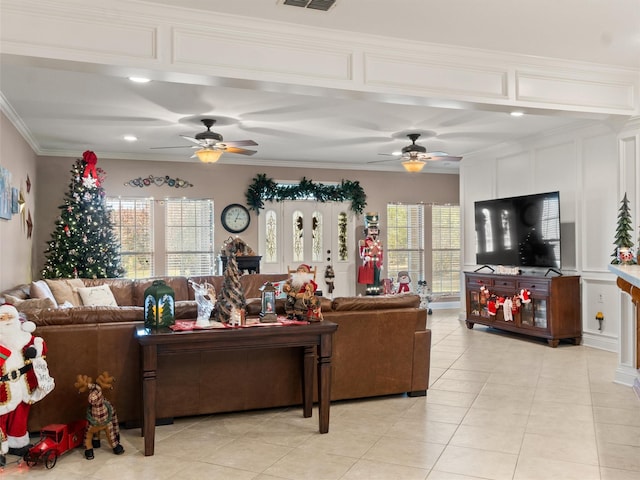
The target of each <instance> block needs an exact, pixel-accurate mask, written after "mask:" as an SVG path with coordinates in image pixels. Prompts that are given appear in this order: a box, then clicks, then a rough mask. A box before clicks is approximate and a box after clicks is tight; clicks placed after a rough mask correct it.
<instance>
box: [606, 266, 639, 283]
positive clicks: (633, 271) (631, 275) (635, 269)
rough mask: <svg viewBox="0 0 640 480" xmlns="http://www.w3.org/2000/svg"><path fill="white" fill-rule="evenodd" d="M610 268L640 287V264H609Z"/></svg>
mask: <svg viewBox="0 0 640 480" xmlns="http://www.w3.org/2000/svg"><path fill="white" fill-rule="evenodd" d="M609 270H610V271H611V272H613V273H615V274H616V275H617V276H618V277H620V278H622V279H623V280H626V281H627V282H629V283H630V284H631V285H633V286H634V287H638V288H640V265H609Z"/></svg>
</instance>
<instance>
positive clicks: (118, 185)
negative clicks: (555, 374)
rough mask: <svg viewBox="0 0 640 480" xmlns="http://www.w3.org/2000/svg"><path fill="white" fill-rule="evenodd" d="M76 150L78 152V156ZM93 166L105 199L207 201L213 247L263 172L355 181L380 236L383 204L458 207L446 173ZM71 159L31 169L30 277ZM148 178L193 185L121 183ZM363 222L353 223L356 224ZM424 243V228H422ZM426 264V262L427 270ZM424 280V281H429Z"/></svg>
mask: <svg viewBox="0 0 640 480" xmlns="http://www.w3.org/2000/svg"><path fill="white" fill-rule="evenodd" d="M81 154H82V152H78V157H80V156H81ZM96 154H97V155H98V158H99V160H98V166H100V167H102V168H103V169H104V170H105V171H106V180H105V182H104V188H105V191H106V193H107V195H109V196H115V195H122V196H138V197H147V196H153V197H154V198H156V199H162V198H166V197H182V196H188V197H191V198H212V199H213V200H214V202H215V215H216V224H215V244H216V245H217V246H220V245H222V242H223V241H224V240H226V239H227V238H228V237H229V235H230V234H229V233H228V232H227V231H225V230H224V229H223V228H222V225H221V224H220V212H221V211H222V209H223V208H224V207H225V206H226V205H228V204H229V203H242V204H244V203H245V191H246V190H247V187H248V186H249V184H250V183H251V182H252V180H253V178H254V176H255V175H257V174H258V173H265V174H267V176H269V177H271V178H273V179H275V180H300V179H301V178H302V177H303V176H305V177H306V178H308V179H312V180H314V181H318V182H336V181H340V180H342V179H346V180H352V181H355V180H358V181H359V182H360V184H361V185H362V187H363V188H364V190H365V193H366V194H367V207H366V211H378V212H379V213H380V214H381V225H380V226H381V229H382V231H383V233H384V228H385V222H386V219H385V216H384V212H385V210H386V205H387V203H388V202H424V203H432V202H435V203H454V204H457V203H458V199H459V177H458V175H446V174H432V175H429V174H417V175H410V174H408V173H403V172H398V173H390V172H363V171H354V170H326V169H296V168H282V167H267V166H265V167H255V166H236V165H233V156H227V157H223V159H224V163H220V164H215V165H205V164H202V163H198V162H196V161H189V162H184V163H168V162H149V161H132V160H113V159H102V158H100V152H96ZM74 161H75V158H61V157H41V158H38V162H37V170H38V176H39V177H40V178H46V179H47V181H46V184H41V185H39V187H40V188H38V190H37V208H38V212H39V213H38V216H39V221H38V222H37V228H36V231H35V242H34V256H35V259H36V261H35V265H34V270H33V271H34V278H36V277H38V276H39V272H40V269H41V268H42V266H43V265H44V262H45V257H44V250H45V248H46V242H47V241H48V240H49V239H50V235H51V233H52V232H53V230H54V228H55V220H56V217H57V216H58V214H59V209H58V207H59V206H60V205H62V203H63V200H64V196H65V193H66V192H67V191H68V188H69V181H70V175H71V173H70V170H71V166H72V164H73V162H74ZM149 175H153V176H165V175H169V176H171V177H174V178H175V177H179V178H182V179H185V180H187V181H189V182H190V183H192V184H193V185H194V186H193V187H191V188H186V189H176V188H170V187H168V186H162V187H157V186H155V185H154V186H150V187H143V188H140V187H129V186H125V185H124V184H125V183H126V182H127V181H129V180H131V179H134V178H138V177H148V176H149ZM251 217H252V218H251V225H250V226H249V229H248V230H247V231H245V232H243V233H242V234H241V237H242V238H243V239H244V240H245V241H246V242H247V243H248V244H249V245H250V246H252V247H253V248H257V246H258V229H257V228H258V227H257V225H258V221H257V218H256V215H255V213H253V212H252V213H251ZM362 224H363V218H362V217H360V218H358V219H356V225H362ZM426 233H427V235H426V238H427V241H430V239H431V237H430V228H429V229H428V230H427V232H426ZM428 265H430V263H429V259H427V266H428ZM429 280H430V279H429Z"/></svg>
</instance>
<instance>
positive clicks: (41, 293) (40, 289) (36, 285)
mask: <svg viewBox="0 0 640 480" xmlns="http://www.w3.org/2000/svg"><path fill="white" fill-rule="evenodd" d="M29 296H30V297H31V298H48V299H49V300H51V301H52V302H53V303H54V306H56V307H57V306H58V302H56V297H54V296H53V292H52V291H51V289H50V288H49V285H47V282H45V281H44V280H38V281H37V282H31V286H30V287H29Z"/></svg>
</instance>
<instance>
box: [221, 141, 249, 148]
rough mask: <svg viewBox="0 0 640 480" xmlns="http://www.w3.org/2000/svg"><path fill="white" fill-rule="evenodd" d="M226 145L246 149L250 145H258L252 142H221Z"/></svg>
mask: <svg viewBox="0 0 640 480" xmlns="http://www.w3.org/2000/svg"><path fill="white" fill-rule="evenodd" d="M221 143H224V144H225V145H227V146H228V147H248V146H251V145H258V144H257V143H256V142H254V141H253V140H236V141H233V142H221Z"/></svg>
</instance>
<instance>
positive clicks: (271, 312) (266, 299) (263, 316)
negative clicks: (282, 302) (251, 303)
mask: <svg viewBox="0 0 640 480" xmlns="http://www.w3.org/2000/svg"><path fill="white" fill-rule="evenodd" d="M277 320H278V316H277V315H276V287H274V286H273V284H272V283H271V282H267V283H265V284H264V285H263V287H262V310H261V311H260V322H261V323H269V322H276V321H277Z"/></svg>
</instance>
